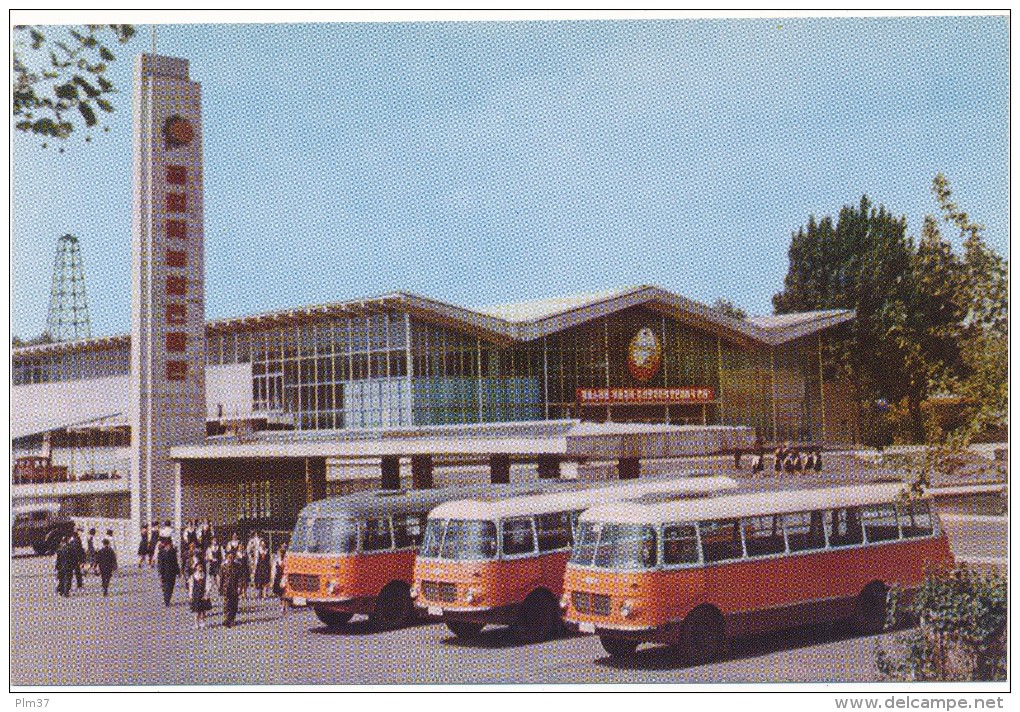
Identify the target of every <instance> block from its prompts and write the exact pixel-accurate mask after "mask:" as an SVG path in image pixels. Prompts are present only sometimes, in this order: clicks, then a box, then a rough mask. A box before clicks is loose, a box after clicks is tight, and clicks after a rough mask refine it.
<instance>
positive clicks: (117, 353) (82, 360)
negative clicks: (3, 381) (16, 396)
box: [11, 344, 131, 386]
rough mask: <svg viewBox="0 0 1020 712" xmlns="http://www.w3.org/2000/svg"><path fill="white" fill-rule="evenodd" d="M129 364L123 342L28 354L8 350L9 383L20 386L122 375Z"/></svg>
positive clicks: (128, 347)
mask: <svg viewBox="0 0 1020 712" xmlns="http://www.w3.org/2000/svg"><path fill="white" fill-rule="evenodd" d="M130 368H131V351H130V346H128V345H126V344H125V345H123V346H111V347H109V348H98V349H97V348H89V349H74V350H72V351H61V352H59V353H52V354H41V355H32V356H22V355H20V354H12V357H11V383H12V385H15V386H24V385H28V384H30V383H50V382H53V381H80V380H84V379H89V378H104V377H106V376H126V375H127V374H128V373H129V372H130Z"/></svg>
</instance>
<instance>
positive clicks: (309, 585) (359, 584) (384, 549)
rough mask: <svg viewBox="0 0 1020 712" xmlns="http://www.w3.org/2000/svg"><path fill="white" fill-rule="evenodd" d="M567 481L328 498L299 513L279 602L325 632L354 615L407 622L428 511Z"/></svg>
mask: <svg viewBox="0 0 1020 712" xmlns="http://www.w3.org/2000/svg"><path fill="white" fill-rule="evenodd" d="M577 486H578V484H577V483H575V482H571V481H565V480H541V481H538V482H530V483H517V484H485V485H468V486H461V487H442V488H437V489H422V490H378V491H371V492H358V493H356V494H351V495H346V496H342V497H330V498H327V499H322V500H319V501H317V502H312V503H311V504H309V505H307V506H305V508H304V509H302V510H301V512H300V514H299V515H298V519H297V524H296V525H295V527H294V531H293V533H292V534H291V537H290V545H289V547H288V550H287V555H286V557H285V558H284V574H285V577H286V585H285V590H284V598H285V600H287V601H288V603H289V604H290V605H293V606H296V607H305V606H308V607H311V608H312V610H313V611H314V612H315V615H316V616H317V617H318V619H319V620H320V621H322V622H323V623H324V624H325V625H326V626H328V627H330V628H338V627H340V626H343V625H344V624H346V623H347V622H348V621H350V620H351V618H352V617H353V616H354V615H355V614H362V615H367V616H368V617H369V619H370V621H371V623H372V624H373V625H374V626H375V627H376V628H377V629H380V630H390V629H393V628H398V627H402V626H404V625H406V624H407V623H408V622H410V620H411V618H412V616H413V614H414V607H413V605H412V603H411V599H410V598H409V596H408V592H409V590H410V587H411V574H412V571H413V567H414V557H415V554H416V553H417V551H418V546H419V545H420V544H421V540H422V537H423V535H424V531H425V519H426V516H427V515H428V513H429V511H430V510H431V509H432V508H433V507H435V506H436V505H438V504H441V503H442V502H446V501H449V500H451V499H460V498H462V497H468V496H472V495H478V496H489V497H509V496H513V495H522V494H540V493H543V492H556V491H561V490H564V489H572V488H575V487H577Z"/></svg>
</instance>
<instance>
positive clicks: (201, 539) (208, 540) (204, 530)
mask: <svg viewBox="0 0 1020 712" xmlns="http://www.w3.org/2000/svg"><path fill="white" fill-rule="evenodd" d="M213 538H214V537H213V530H212V524H210V523H209V520H208V519H206V520H205V521H203V522H202V526H200V527H199V528H198V545H199V546H200V547H201V548H202V551H205V550H206V549H208V548H209V547H210V546H212V540H213Z"/></svg>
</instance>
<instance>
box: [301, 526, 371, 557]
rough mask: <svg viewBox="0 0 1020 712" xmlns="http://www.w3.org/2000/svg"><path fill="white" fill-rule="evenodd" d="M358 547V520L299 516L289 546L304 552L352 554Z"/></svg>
mask: <svg viewBox="0 0 1020 712" xmlns="http://www.w3.org/2000/svg"><path fill="white" fill-rule="evenodd" d="M357 549H358V525H357V522H354V521H352V520H350V519H336V518H331V517H314V518H312V517H301V518H299V519H298V522H297V526H296V527H294V534H293V536H291V540H290V547H289V551H292V552H294V553H304V554H352V553H354V552H355V551H357Z"/></svg>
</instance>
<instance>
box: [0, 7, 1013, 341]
mask: <svg viewBox="0 0 1020 712" xmlns="http://www.w3.org/2000/svg"><path fill="white" fill-rule="evenodd" d="M235 17H236V16H235ZM138 29H139V36H138V37H136V38H135V39H134V40H133V41H132V42H131V43H129V44H128V45H126V46H123V47H120V48H119V51H118V61H117V62H115V63H114V68H113V70H112V72H111V78H112V79H113V80H114V82H115V83H116V85H117V86H118V88H119V90H120V94H119V95H118V96H117V97H115V98H116V101H117V107H118V108H117V111H116V113H115V114H113V115H112V117H111V119H110V120H109V122H108V123H109V126H110V132H109V133H98V134H94V137H93V140H92V142H91V143H89V144H85V143H84V142H83V141H82V138H81V136H77V137H76V138H72V139H71V140H70V141H68V142H67V145H66V150H65V152H64V153H63V154H61V153H58V152H57V151H56V150H55V147H54V146H53V145H52V144H51V146H50V147H49V148H46V149H43V148H41V147H40V143H41V142H40V141H39V139H37V138H34V137H28V136H24V135H20V134H19V135H16V136H14V138H13V146H12V220H11V225H12V235H11V305H12V306H11V309H12V319H11V328H12V333H14V334H17V335H19V336H21V337H30V336H34V335H37V334H38V333H40V332H41V331H42V330H43V328H44V327H45V323H46V310H47V305H48V300H49V291H50V277H51V273H52V269H53V260H54V256H55V253H56V244H57V238H58V237H59V236H60V235H62V234H64V233H68V232H70V233H73V234H75V235H77V236H78V237H79V239H80V246H81V251H82V256H83V262H84V268H85V279H86V288H87V294H88V300H89V307H90V311H91V318H92V329H93V334H94V335H110V334H120V333H126V332H128V331H129V330H130V316H131V305H130V283H131V277H130V264H131V261H130V258H131V256H130V249H131V160H132V146H131V119H132V116H131V93H132V76H131V75H132V65H133V60H134V56H135V55H136V54H138V53H140V52H142V51H148V49H149V44H150V41H151V37H150V31H149V27H148V26H143V25H139V26H138ZM1008 39H1009V38H1008V20H1007V18H1006V17H1004V16H972V17H951V16H948V17H947V16H929V17H870V18H808V17H800V18H783V19H770V18H757V19H701V20H692V19H665V20H637V21H624V20H598V21H552V22H536V21H519V22H505V21H498V22H496V21H493V22H453V21H447V22H437V21H431V22H386V23H342V22H340V23H335V22H334V23H320V24H261V25H254V24H252V25H245V24H218V25H217V24H191V25H184V24H180V25H160V26H159V28H158V31H157V51H158V52H159V53H161V54H169V55H174V56H180V57H185V58H187V59H189V61H190V63H191V77H192V78H193V79H194V80H196V81H198V82H200V83H201V84H202V93H203V124H204V126H203V131H204V147H203V149H204V161H205V236H206V316H207V317H208V318H220V317H229V316H239V315H244V314H252V313H257V312H261V311H270V310H275V309H284V308H288V307H296V306H301V305H305V304H316V303H322V302H328V301H338V300H344V299H353V298H359V297H371V296H376V295H379V294H383V293H386V292H390V291H395V290H403V291H411V292H416V293H419V294H422V295H425V296H429V297H433V298H436V299H440V300H444V301H449V302H452V303H455V304H460V305H464V306H475V305H486V304H500V303H506V302H513V301H524V300H529V299H539V298H544V297H551V296H561V295H567V294H575V293H584V292H594V291H602V290H606V289H611V288H616V287H624V286H632V285H638V284H654V285H657V286H660V287H663V288H665V289H668V290H672V291H675V292H678V293H680V294H683V295H684V296H687V297H691V298H693V299H697V300H700V301H704V302H707V303H711V302H712V301H714V300H715V299H716V298H717V297H726V298H728V299H730V300H731V301H733V302H734V303H735V304H737V305H738V306H740V307H742V308H744V309H745V310H746V311H748V312H750V313H752V314H767V313H771V311H772V305H771V296H772V295H773V294H774V293H775V292H777V291H780V290H781V289H782V283H783V277H784V276H785V274H786V268H787V250H788V248H789V243H790V235H791V233H792V232H794V231H796V230H797V228H799V227H800V226H801V225H803V224H805V223H806V222H807V220H808V216H809V215H811V214H814V215H816V216H822V215H827V214H829V215H835V214H836V213H837V212H838V211H839V209H840V207H842V206H843V205H845V204H849V203H856V202H857V201H858V200H859V199H860V197H861V195H862V194H867V195H868V196H869V198H871V199H872V201H873V202H875V203H881V204H883V205H885V206H886V207H887V208H889V209H890V210H891V211H892V212H893V213H895V214H897V215H905V216H906V217H907V221H908V233H909V234H911V235H914V236H916V235H918V234H919V232H920V226H921V220H922V218H923V216H924V215H925V214H929V213H932V214H934V213H936V212H937V204H936V203H935V201H934V198H933V197H932V195H931V192H930V185H931V179H932V178H933V177H934V175H935V174H936V173H937V172H939V171H941V172H943V173H945V174H946V176H947V177H948V178H949V180H950V182H951V183H952V186H953V188H954V193H955V197H956V199H957V201H958V202H959V203H960V204H961V206H962V207H963V208H964V209H966V210H967V211H968V212H969V213H970V214H971V216H972V217H974V218H975V219H977V220H978V221H980V222H982V223H984V224H985V225H986V227H987V230H986V237H987V239H988V240H989V242H990V243H991V244H992V246H993V247H995V248H996V249H997V250H998V251H999V252H1000V253H1002V254H1008V232H1007V230H1008V216H1009V212H1008V210H1009V206H1008V168H1009V148H1008V137H1009V134H1008V92H1009V80H1008ZM945 232H946V234H947V236H951V237H952V239H953V240H954V243H956V244H958V242H959V240H958V239H957V236H956V234H955V233H954V232H953V231H952V230H951V229H949V228H948V227H947V228H946V230H945Z"/></svg>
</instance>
